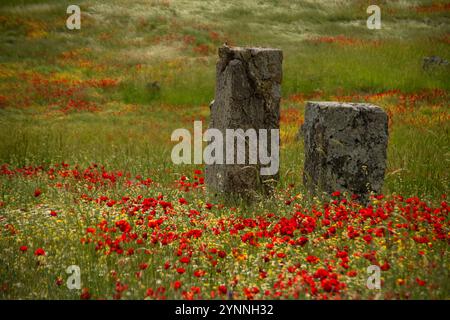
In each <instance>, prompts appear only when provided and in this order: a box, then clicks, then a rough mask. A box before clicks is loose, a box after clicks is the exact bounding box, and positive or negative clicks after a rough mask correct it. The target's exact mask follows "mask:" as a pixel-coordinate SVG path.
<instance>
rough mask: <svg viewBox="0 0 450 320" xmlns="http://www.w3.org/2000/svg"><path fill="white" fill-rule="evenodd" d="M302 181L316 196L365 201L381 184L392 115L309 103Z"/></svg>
mask: <svg viewBox="0 0 450 320" xmlns="http://www.w3.org/2000/svg"><path fill="white" fill-rule="evenodd" d="M303 133H304V141H305V166H304V174H303V181H304V184H305V186H306V187H307V188H308V189H309V190H310V191H313V192H316V191H323V192H327V193H331V192H334V191H341V192H349V193H351V194H357V195H360V196H362V198H363V199H367V195H368V194H369V193H370V192H374V193H379V192H380V191H381V188H382V186H383V181H384V173H385V169H386V149H387V144H388V116H387V114H386V113H385V112H384V111H383V109H381V108H380V107H378V106H375V105H372V104H367V103H339V102H308V103H307V105H306V110H305V124H304V128H303Z"/></svg>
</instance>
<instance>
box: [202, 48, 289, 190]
mask: <svg viewBox="0 0 450 320" xmlns="http://www.w3.org/2000/svg"><path fill="white" fill-rule="evenodd" d="M282 60H283V53H282V51H281V50H279V49H270V48H240V47H228V46H223V47H221V48H219V61H218V62H217V65H216V92H215V98H214V102H213V103H212V104H211V122H210V126H209V128H210V129H211V128H214V129H218V130H219V131H220V132H222V134H223V137H224V150H223V154H224V158H225V155H226V154H227V153H228V156H230V152H231V156H232V157H234V158H235V160H236V158H237V157H238V156H239V154H238V153H239V150H238V149H237V148H236V145H235V144H234V142H233V144H234V146H235V148H234V150H229V149H225V148H226V145H227V143H229V142H230V141H229V139H228V142H227V139H226V137H227V132H226V131H227V129H234V130H237V129H242V130H243V132H244V135H243V136H244V139H245V141H246V148H245V163H236V161H235V163H234V164H230V163H225V162H226V161H225V159H224V163H223V164H220V163H213V164H209V165H208V164H207V166H206V170H205V172H206V184H207V187H208V188H209V190H211V191H213V192H221V193H225V194H240V195H243V194H245V195H249V194H252V193H254V192H258V191H261V190H265V191H267V190H269V189H270V186H273V184H274V183H275V182H276V180H277V179H278V168H277V170H276V173H274V174H269V175H262V174H261V172H262V171H261V168H263V167H266V166H268V165H267V164H264V163H263V162H262V161H261V159H260V157H258V158H257V161H256V163H254V161H251V159H249V154H250V153H251V152H255V151H257V152H259V151H260V150H259V149H260V144H259V143H258V150H254V145H253V144H252V143H251V138H252V135H251V134H249V133H250V132H249V131H247V130H249V129H254V130H255V132H256V135H257V138H258V141H259V140H261V138H264V136H263V135H262V134H261V131H260V130H261V129H265V130H267V132H268V133H267V146H266V149H267V150H265V151H266V154H268V155H270V153H271V141H272V135H273V131H271V129H278V130H279V119H280V98H281V79H282V69H281V64H282ZM237 135H238V136H239V133H238V134H237ZM240 136H242V132H241V133H240ZM278 137H279V135H278ZM277 143H278V141H277ZM241 151H242V150H241ZM241 156H242V154H241ZM272 156H273V155H272ZM276 157H277V161H279V158H278V157H279V154H277V155H276Z"/></svg>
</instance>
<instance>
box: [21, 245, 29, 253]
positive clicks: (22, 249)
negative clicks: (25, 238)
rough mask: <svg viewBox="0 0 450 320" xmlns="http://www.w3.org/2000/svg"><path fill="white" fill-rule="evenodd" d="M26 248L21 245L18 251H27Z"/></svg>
mask: <svg viewBox="0 0 450 320" xmlns="http://www.w3.org/2000/svg"><path fill="white" fill-rule="evenodd" d="M27 250H28V247H27V246H21V247H20V251H22V253H25V252H27Z"/></svg>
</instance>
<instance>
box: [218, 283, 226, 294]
mask: <svg viewBox="0 0 450 320" xmlns="http://www.w3.org/2000/svg"><path fill="white" fill-rule="evenodd" d="M218 289H219V292H220V293H221V294H227V287H226V286H225V285H220V286H219V288H218Z"/></svg>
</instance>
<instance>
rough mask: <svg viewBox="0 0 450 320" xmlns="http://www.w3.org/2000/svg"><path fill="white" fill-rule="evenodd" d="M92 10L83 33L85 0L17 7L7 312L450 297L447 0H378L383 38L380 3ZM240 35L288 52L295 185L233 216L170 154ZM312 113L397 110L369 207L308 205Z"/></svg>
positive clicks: (0, 93) (7, 59) (285, 166)
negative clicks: (72, 304)
mask: <svg viewBox="0 0 450 320" xmlns="http://www.w3.org/2000/svg"><path fill="white" fill-rule="evenodd" d="M79 3H80V7H81V11H82V18H81V30H73V31H71V30H68V29H67V28H66V27H65V21H66V19H67V17H68V15H67V14H66V8H67V6H68V5H70V4H72V3H71V1H65V0H62V1H60V0H58V1H56V0H54V1H50V0H47V1H32V0H22V1H20V0H19V1H10V0H3V1H1V3H0V41H1V43H2V45H1V47H0V124H1V126H0V165H1V168H0V222H1V230H0V268H1V269H0V298H1V299H11V298H25V299H30V298H31V299H41V298H42V299H49V298H52V299H56V298H59V299H73V298H80V297H81V298H107V299H111V298H136V299H142V298H152V299H160V298H169V299H181V298H183V299H190V298H249V299H252V298H255V299H262V298H300V299H304V298H307V299H308V298H315V299H325V298H344V299H346V298H370V299H378V298H386V299H408V298H419V299H429V298H440V299H448V298H450V297H449V295H448V293H449V292H450V291H449V287H450V283H449V280H448V279H449V274H448V270H449V260H448V252H447V251H448V243H449V232H450V231H449V219H448V207H447V203H446V195H447V194H448V191H449V185H450V184H449V174H448V172H449V170H448V169H449V167H450V134H449V129H450V126H449V119H450V115H449V103H448V101H449V92H450V77H449V76H448V75H449V71H450V65H449V64H446V65H435V66H431V67H430V68H426V69H424V68H423V58H424V57H428V56H439V57H441V58H444V59H447V60H450V56H449V52H450V50H449V49H450V15H449V13H450V5H449V3H448V2H445V1H426V0H424V1H401V0H399V1H379V5H380V7H381V10H382V29H381V30H369V29H367V28H366V19H367V17H368V14H367V13H366V8H367V6H368V5H370V4H371V3H370V1H356V0H354V1H312V0H311V1H308V0H306V1H283V0H273V1H256V0H249V1H245V4H243V2H242V1H227V2H226V4H225V3H224V2H222V1H187V0H185V1H182V0H179V1H168V0H165V1H163V0H161V1H157V0H153V1H152V0H135V1H118V0H111V1H107V2H104V1H96V0H86V1H80V2H79ZM224 42H227V43H228V44H230V45H239V46H252V45H253V46H271V47H277V48H281V49H283V53H284V62H283V72H284V75H283V86H282V90H283V98H282V105H281V108H282V111H281V140H282V149H281V168H280V183H279V186H278V188H277V190H276V192H275V195H274V198H273V199H261V201H259V202H257V203H255V204H251V205H249V204H240V205H236V206H235V207H230V206H228V205H224V204H223V203H222V201H221V199H214V198H210V197H209V196H208V194H207V193H206V192H205V190H204V185H203V182H202V181H203V174H202V171H203V168H202V166H199V165H196V166H194V165H192V166H187V165H182V166H176V165H174V164H172V161H171V159H170V152H171V149H172V147H173V146H174V143H172V142H171V141H170V135H171V133H172V131H173V130H174V129H176V128H187V129H189V130H192V128H193V127H192V126H193V121H194V120H203V121H205V125H204V127H206V123H207V121H208V118H209V108H208V105H209V102H210V101H211V100H212V99H213V98H214V86H215V62H216V60H217V48H218V47H219V46H220V45H222V44H223V43H224ZM308 100H339V101H368V102H372V103H374V104H377V105H379V106H381V107H383V108H384V109H385V110H386V112H387V113H388V114H389V116H390V123H389V134H390V140H389V147H388V168H387V172H386V180H385V185H384V189H383V195H384V196H378V198H376V199H375V198H374V200H373V203H372V204H371V205H369V206H368V207H361V206H360V205H358V204H356V203H353V202H352V201H351V200H347V199H344V198H341V196H337V195H336V196H334V198H333V199H331V200H330V201H323V200H319V199H316V198H311V197H308V196H307V195H306V194H305V192H304V189H303V186H302V179H301V177H302V170H303V159H304V153H303V142H302V141H297V140H296V135H297V131H298V128H299V126H300V125H301V124H302V123H303V111H304V105H305V102H306V101H308ZM149 179H150V180H149ZM333 228H334V229H333ZM356 234H357V235H356ZM305 239H306V240H305ZM39 248H41V249H43V251H44V254H43V253H42V251H40V250H38V249H39ZM219 253H220V254H219ZM183 258H185V259H183ZM371 264H378V265H380V266H381V267H382V270H383V271H382V279H383V281H382V282H383V286H382V290H375V291H374V290H369V289H367V288H366V286H365V282H366V279H367V274H366V268H367V267H368V266H369V265H371ZM70 265H78V266H80V268H81V280H82V289H81V290H69V289H67V287H66V285H65V283H66V279H67V277H68V275H67V274H66V272H65V270H66V268H67V266H70Z"/></svg>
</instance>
